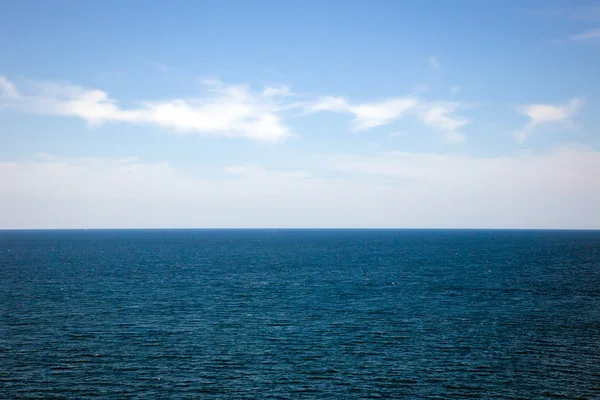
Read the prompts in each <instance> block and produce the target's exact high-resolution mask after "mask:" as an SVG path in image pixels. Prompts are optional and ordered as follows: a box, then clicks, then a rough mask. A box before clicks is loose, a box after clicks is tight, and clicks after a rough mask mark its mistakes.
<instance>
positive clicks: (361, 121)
mask: <svg viewBox="0 0 600 400" xmlns="http://www.w3.org/2000/svg"><path fill="white" fill-rule="evenodd" d="M417 104H418V100H417V99H415V98H413V97H405V98H395V99H391V100H386V101H380V102H377V103H363V104H359V105H356V106H351V107H350V108H349V111H350V112H351V113H352V114H354V116H355V117H354V121H352V125H353V128H354V130H356V131H363V130H367V129H371V128H374V127H376V126H381V125H387V124H389V123H390V122H392V121H394V120H396V119H398V118H400V117H401V116H402V115H404V114H406V113H407V112H408V111H410V110H412V109H414V107H416V106H417Z"/></svg>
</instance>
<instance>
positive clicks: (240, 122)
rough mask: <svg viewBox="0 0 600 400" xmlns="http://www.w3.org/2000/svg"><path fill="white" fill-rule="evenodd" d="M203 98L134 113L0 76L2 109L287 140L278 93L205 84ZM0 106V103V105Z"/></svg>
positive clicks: (95, 98) (78, 91)
mask: <svg viewBox="0 0 600 400" xmlns="http://www.w3.org/2000/svg"><path fill="white" fill-rule="evenodd" d="M205 88H206V89H207V92H206V95H205V96H204V97H201V98H195V99H171V100H164V101H146V102H143V103H141V104H140V106H138V107H136V108H130V109H123V108H121V107H119V105H118V103H117V102H116V101H115V100H113V99H111V98H110V97H109V95H108V94H107V93H106V92H104V91H102V90H96V89H87V88H83V87H80V86H75V85H72V84H70V83H34V84H33V85H32V90H31V91H30V93H25V94H24V93H20V92H19V91H18V90H17V89H16V88H15V86H14V84H12V83H11V82H10V81H8V80H7V79H6V78H3V77H0V89H1V90H2V93H3V94H4V97H7V98H9V100H10V102H9V103H7V102H6V101H4V102H3V103H4V104H5V105H10V106H12V107H16V108H19V109H21V110H23V111H27V112H33V113H40V114H51V115H62V116H72V117H79V118H82V119H84V120H85V121H87V122H88V123H89V124H91V125H100V124H103V123H106V122H128V123H137V124H151V125H157V126H160V127H163V128H167V129H170V130H173V131H176V132H180V133H197V134H203V135H215V136H224V137H244V138H249V139H253V140H258V141H267V142H275V141H278V140H281V139H283V138H285V137H286V136H289V135H290V129H289V128H288V127H287V126H286V125H285V124H284V123H283V121H282V116H281V112H282V110H284V109H285V108H286V107H285V105H284V104H282V103H281V101H279V100H278V99H277V98H276V97H278V96H282V95H283V94H287V93H289V90H287V92H285V93H284V89H283V88H265V91H264V92H263V93H254V92H253V91H251V90H250V89H249V88H248V87H247V86H243V85H238V86H235V85H225V84H222V83H220V82H217V81H211V82H206V84H205ZM3 103H0V104H3Z"/></svg>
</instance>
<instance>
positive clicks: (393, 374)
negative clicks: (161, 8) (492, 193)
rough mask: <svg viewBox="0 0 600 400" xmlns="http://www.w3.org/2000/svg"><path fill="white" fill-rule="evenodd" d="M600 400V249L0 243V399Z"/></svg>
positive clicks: (551, 243) (331, 240)
mask: <svg viewBox="0 0 600 400" xmlns="http://www.w3.org/2000/svg"><path fill="white" fill-rule="evenodd" d="M86 397H102V398H112V399H124V398H156V399H166V398H223V399H251V398H256V399H268V398H269V399H271V398H272V399H275V398H278V399H299V398H315V399H324V398H343V399H353V398H401V397H405V398H415V399H425V398H427V399H429V398H431V399H433V398H439V399H448V398H462V397H472V398H502V399H513V398H514V399H517V398H519V399H531V398H573V399H575V398H588V399H592V398H600V232H561V231H556V232H541V231H539V232H534V231H520V232H519V231H514V232H511V231H291V230H290V231H193V230H192V231H37V232H33V231H29V232H26V231H22V232H16V231H14V232H8V231H4V232H0V398H2V399H12V398H86Z"/></svg>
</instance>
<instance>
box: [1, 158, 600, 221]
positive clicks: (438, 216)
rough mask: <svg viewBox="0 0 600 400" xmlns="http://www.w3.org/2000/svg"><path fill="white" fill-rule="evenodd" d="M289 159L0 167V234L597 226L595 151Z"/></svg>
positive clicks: (598, 163) (598, 162) (599, 168)
mask: <svg viewBox="0 0 600 400" xmlns="http://www.w3.org/2000/svg"><path fill="white" fill-rule="evenodd" d="M296 161H297V162H298V163H299V164H298V165H297V166H296V168H293V169H288V168H285V169H284V168H279V169H269V168H265V167H263V166H259V165H241V166H230V167H227V168H225V170H224V171H222V172H223V176H222V177H221V178H219V179H217V178H211V179H208V178H205V177H202V176H200V175H197V172H199V171H195V172H196V173H195V172H194V171H185V170H182V169H179V168H175V167H174V166H172V165H170V164H168V163H161V162H159V163H148V162H143V161H140V160H138V159H137V158H135V157H127V158H120V159H97V158H87V159H63V158H58V157H52V156H48V155H43V156H41V157H36V158H34V159H29V160H22V161H19V162H0V181H1V182H2V185H0V227H1V228H67V227H70V228H86V227H87V228H115V227H142V228H143V227H423V228H433V227H442V228H444V227H445V228H449V227H455V228H491V227H495V228H598V227H600V206H599V204H600V185H598V182H597V177H598V175H599V174H600V153H599V152H596V151H591V150H586V149H577V148H564V149H558V150H556V151H553V152H549V153H543V154H528V153H524V154H518V155H514V156H511V157H497V158H481V157H469V156H461V155H440V154H431V153H403V152H391V153H390V152H381V153H377V154H374V155H373V156H369V157H365V156H352V155H343V154H337V155H336V154H324V155H322V156H321V157H317V158H314V157H305V158H301V159H299V160H296ZM202 171H204V172H206V171H205V169H204V168H203V169H202ZM328 171H331V172H333V171H335V172H336V173H335V174H334V175H333V176H335V177H332V175H331V174H329V173H328ZM211 175H214V171H212V172H211Z"/></svg>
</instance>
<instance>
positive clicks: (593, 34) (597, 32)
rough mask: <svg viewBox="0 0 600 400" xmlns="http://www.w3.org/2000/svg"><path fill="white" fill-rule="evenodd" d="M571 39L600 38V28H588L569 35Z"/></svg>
mask: <svg viewBox="0 0 600 400" xmlns="http://www.w3.org/2000/svg"><path fill="white" fill-rule="evenodd" d="M569 40H575V41H584V40H600V28H597V29H588V30H587V31H584V32H581V33H579V34H577V35H573V36H569Z"/></svg>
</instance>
